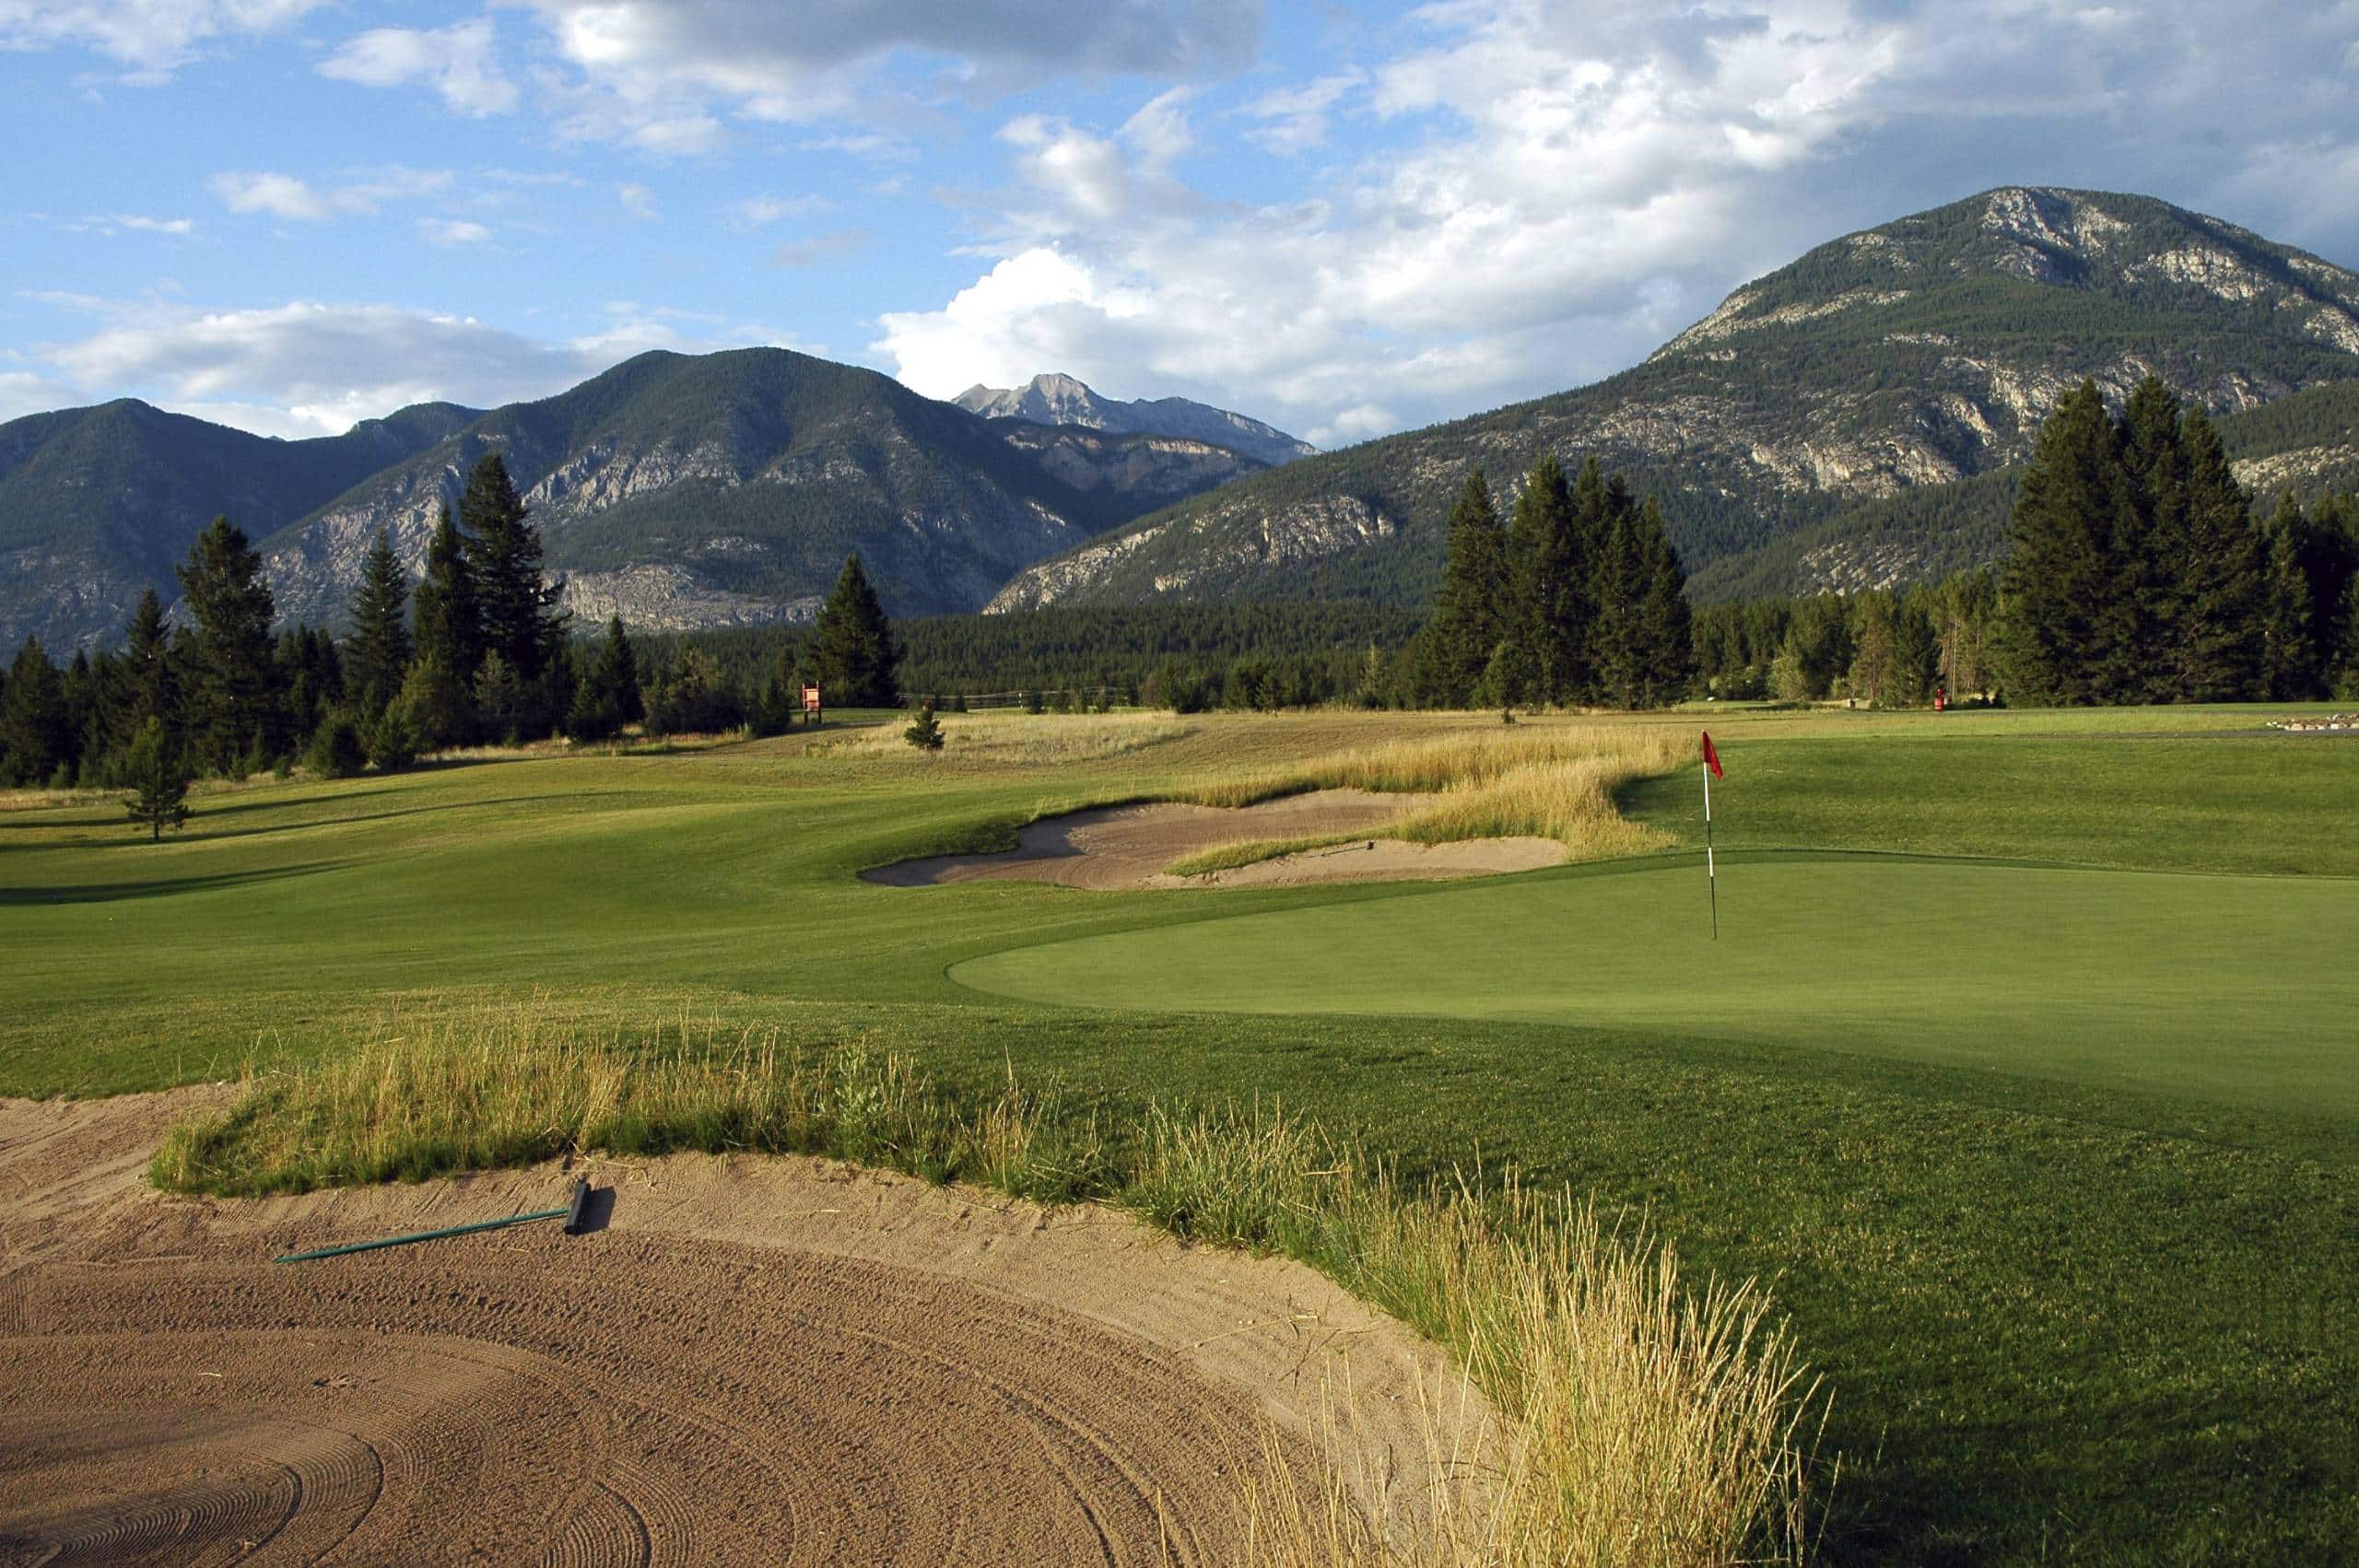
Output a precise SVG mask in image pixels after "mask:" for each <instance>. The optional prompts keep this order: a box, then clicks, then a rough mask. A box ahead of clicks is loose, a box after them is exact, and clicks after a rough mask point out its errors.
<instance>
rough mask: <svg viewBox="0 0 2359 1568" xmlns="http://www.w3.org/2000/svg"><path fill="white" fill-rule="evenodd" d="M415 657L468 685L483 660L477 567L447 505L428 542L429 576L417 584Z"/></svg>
mask: <svg viewBox="0 0 2359 1568" xmlns="http://www.w3.org/2000/svg"><path fill="white" fill-rule="evenodd" d="M413 614H414V615H415V617H416V621H417V638H416V642H415V651H414V657H415V659H416V660H417V661H418V662H420V663H423V662H425V661H428V660H432V661H435V662H437V663H439V664H440V665H441V667H442V669H443V671H444V673H446V674H447V675H448V676H449V678H451V679H452V680H454V681H456V682H458V683H459V684H460V685H463V686H469V685H474V684H475V666H476V665H478V664H480V663H482V662H483V614H482V612H481V611H480V610H479V609H478V608H477V606H476V601H475V569H474V568H472V567H470V566H469V565H468V564H467V552H466V546H465V544H464V542H463V541H462V540H461V538H460V536H459V527H458V524H457V523H455V522H453V521H452V519H451V509H450V508H449V507H447V506H446V507H444V508H443V509H442V511H441V515H440V517H438V518H437V519H436V520H435V523H434V535H433V537H432V538H431V539H429V540H428V541H427V545H426V577H425V579H423V580H422V581H420V582H419V583H418V585H417V592H416V594H415V604H414V609H413Z"/></svg>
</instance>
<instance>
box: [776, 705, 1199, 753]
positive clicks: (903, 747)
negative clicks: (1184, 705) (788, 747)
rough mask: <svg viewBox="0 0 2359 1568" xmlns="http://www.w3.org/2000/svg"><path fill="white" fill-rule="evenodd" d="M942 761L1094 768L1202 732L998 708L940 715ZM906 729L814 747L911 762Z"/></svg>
mask: <svg viewBox="0 0 2359 1568" xmlns="http://www.w3.org/2000/svg"><path fill="white" fill-rule="evenodd" d="M935 717H936V718H937V719H938V720H940V721H941V724H942V751H941V753H940V754H939V755H941V756H943V757H945V758H946V759H950V760H954V761H973V762H988V763H1004V764H1021V763H1050V764H1053V763H1066V762H1091V761H1095V760H1097V758H1100V757H1109V756H1121V755H1126V754H1128V753H1131V752H1135V751H1143V750H1144V749H1145V748H1147V747H1149V746H1155V745H1161V744H1162V743H1165V742H1167V741H1177V740H1180V739H1183V738H1185V737H1187V736H1189V735H1192V734H1194V733H1195V732H1196V731H1197V729H1198V726H1197V725H1194V724H1191V723H1189V722H1187V721H1186V720H1180V719H1174V718H1173V717H1172V716H1171V715H1169V714H1168V713H1025V712H1023V711H1021V710H1008V709H1002V708H993V709H992V710H991V711H989V712H983V713H938V714H936V715H935ZM901 728H902V727H901V726H900V725H898V724H886V725H882V726H877V727H873V728H868V729H863V730H859V731H853V732H852V733H850V734H846V735H843V736H840V737H838V738H836V739H834V740H824V741H817V742H815V743H813V745H812V747H811V749H812V750H814V751H816V752H836V753H840V754H843V755H849V756H880V755H881V756H909V755H912V754H911V752H910V744H909V743H908V742H907V741H906V740H904V739H903V738H902V735H901Z"/></svg>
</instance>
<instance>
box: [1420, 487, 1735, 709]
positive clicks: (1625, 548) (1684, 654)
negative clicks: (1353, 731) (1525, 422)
mask: <svg viewBox="0 0 2359 1568" xmlns="http://www.w3.org/2000/svg"><path fill="white" fill-rule="evenodd" d="M1686 585H1687V578H1686V574H1685V572H1684V571H1683V570H1682V569H1681V567H1680V563H1679V552H1678V551H1677V550H1675V549H1673V548H1672V544H1671V541H1670V540H1669V539H1668V538H1667V537H1666V536H1665V535H1664V532H1663V523H1662V512H1661V509H1660V508H1659V507H1658V506H1657V505H1656V504H1655V502H1654V500H1653V498H1652V497H1649V498H1648V499H1647V500H1645V501H1643V502H1641V501H1639V500H1637V498H1635V497H1633V496H1632V495H1631V493H1630V488H1629V486H1627V485H1626V484H1625V483H1624V481H1623V479H1622V477H1621V476H1620V475H1619V474H1616V475H1614V477H1612V478H1610V479H1609V478H1608V477H1606V475H1605V474H1604V472H1603V471H1602V469H1601V468H1600V467H1599V465H1598V463H1597V461H1596V460H1595V459H1594V458H1592V459H1590V461H1589V462H1586V463H1584V464H1582V466H1581V471H1580V474H1579V476H1578V477H1577V478H1575V479H1573V480H1571V481H1570V482H1567V479H1566V477H1565V471H1564V469H1563V467H1562V465H1560V464H1559V463H1558V462H1556V460H1555V458H1553V457H1543V458H1542V459H1541V460H1540V462H1538V464H1536V465H1535V466H1534V467H1533V469H1532V474H1531V476H1530V478H1529V480H1528V481H1527V482H1526V484H1525V486H1524V489H1523V494H1522V495H1521V496H1520V497H1518V498H1517V500H1516V505H1515V511H1514V514H1513V516H1512V517H1511V519H1510V520H1509V521H1508V524H1507V525H1506V527H1504V528H1502V527H1501V526H1500V524H1499V521H1498V513H1497V510H1496V507H1495V505H1494V504H1493V502H1492V499H1491V490H1490V484H1489V481H1488V480H1487V479H1486V478H1485V475H1484V474H1483V473H1482V472H1481V471H1480V470H1477V471H1475V472H1474V473H1473V474H1470V475H1469V476H1468V478H1467V481H1466V486H1465V488H1464V489H1463V490H1462V491H1461V493H1460V495H1459V497H1458V502H1457V505H1456V506H1455V507H1454V508H1453V509H1451V512H1450V518H1449V563H1448V565H1447V566H1446V567H1445V568H1444V569H1443V572H1442V580H1441V586H1440V588H1439V590H1438V591H1437V593H1436V595H1435V600H1434V615H1433V619H1432V620H1431V621H1430V622H1429V623H1428V624H1427V625H1426V629H1425V630H1424V631H1423V632H1421V633H1420V634H1419V635H1418V638H1417V643H1416V647H1415V649H1414V652H1413V654H1412V669H1413V672H1414V673H1413V676H1412V681H1413V685H1414V696H1415V697H1416V700H1417V701H1418V702H1419V703H1420V704H1421V705H1423V706H1426V707H1437V708H1465V707H1470V706H1471V707H1482V708H1492V707H1501V708H1504V707H1508V706H1513V705H1519V704H1531V705H1538V704H1543V703H1553V704H1558V705H1565V706H1574V705H1587V704H1602V705H1610V706H1613V707H1616V708H1654V707H1660V706H1661V705H1663V704H1665V703H1671V702H1676V701H1678V700H1679V699H1680V698H1681V697H1683V696H1685V695H1686V692H1687V688H1688V686H1689V685H1690V684H1691V682H1692V681H1693V679H1694V676H1695V659H1694V652H1693V649H1692V646H1691V643H1692V625H1691V614H1690V612H1689V610H1688V606H1687V601H1686V597H1685V591H1686Z"/></svg>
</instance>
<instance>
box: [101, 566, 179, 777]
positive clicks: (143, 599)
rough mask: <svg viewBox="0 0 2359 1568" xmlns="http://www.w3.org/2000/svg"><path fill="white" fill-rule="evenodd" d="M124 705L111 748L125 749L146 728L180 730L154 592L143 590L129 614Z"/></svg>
mask: <svg viewBox="0 0 2359 1568" xmlns="http://www.w3.org/2000/svg"><path fill="white" fill-rule="evenodd" d="M121 689H122V694H123V700H122V703H121V705H120V708H119V709H118V712H117V714H116V721H115V728H114V737H113V743H114V744H115V745H116V746H117V747H119V748H121V749H123V750H126V751H127V750H129V749H130V746H131V743H132V742H133V741H135V740H136V739H137V738H138V736H139V731H141V730H142V729H144V728H146V727H147V720H150V719H155V720H161V721H162V723H163V726H164V728H165V729H166V730H167V731H170V732H171V733H172V734H174V735H177V734H178V733H179V731H180V708H181V705H180V673H179V671H178V670H177V668H176V667H175V664H174V661H173V656H172V638H171V633H170V630H168V629H167V628H166V627H165V625H164V602H163V601H162V600H161V599H158V597H157V596H156V591H155V590H154V589H152V588H148V589H143V590H141V591H140V594H139V604H138V607H137V608H136V609H135V610H133V611H132V613H131V625H130V626H129V628H128V629H127V631H126V632H125V634H124V641H123V685H122V688H121Z"/></svg>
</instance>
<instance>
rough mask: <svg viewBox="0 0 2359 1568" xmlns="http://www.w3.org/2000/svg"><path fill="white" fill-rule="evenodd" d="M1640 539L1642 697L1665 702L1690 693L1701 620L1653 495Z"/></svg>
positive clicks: (1647, 702) (1654, 703) (1649, 703)
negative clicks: (1644, 583) (1644, 592)
mask: <svg viewBox="0 0 2359 1568" xmlns="http://www.w3.org/2000/svg"><path fill="white" fill-rule="evenodd" d="M1638 544H1639V561H1640V567H1641V569H1642V571H1643V572H1644V574H1645V577H1646V581H1647V596H1646V601H1645V603H1643V604H1642V605H1641V607H1640V610H1639V614H1638V636H1639V645H1640V649H1641V653H1640V657H1639V667H1640V671H1641V674H1640V678H1639V695H1638V700H1639V703H1640V705H1641V706H1643V707H1647V708H1660V707H1661V706H1663V705H1665V704H1667V703H1673V702H1677V701H1678V700H1679V699H1680V698H1681V697H1683V696H1685V695H1686V693H1687V689H1688V687H1689V685H1692V684H1693V683H1694V681H1695V679H1696V620H1695V613H1694V612H1693V611H1692V610H1690V609H1689V608H1688V604H1687V573H1686V571H1685V569H1684V568H1682V567H1681V566H1680V564H1679V552H1678V551H1677V550H1676V549H1674V548H1672V543H1671V536H1670V534H1669V533H1668V532H1666V531H1665V529H1664V528H1663V521H1662V508H1661V507H1660V506H1658V505H1656V504H1655V498H1654V497H1652V496H1649V497H1647V502H1646V505H1645V506H1644V507H1642V508H1640V509H1639V511H1638Z"/></svg>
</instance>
